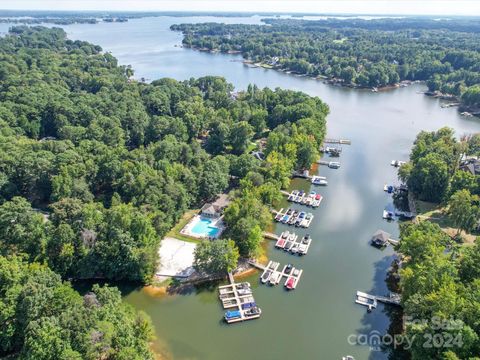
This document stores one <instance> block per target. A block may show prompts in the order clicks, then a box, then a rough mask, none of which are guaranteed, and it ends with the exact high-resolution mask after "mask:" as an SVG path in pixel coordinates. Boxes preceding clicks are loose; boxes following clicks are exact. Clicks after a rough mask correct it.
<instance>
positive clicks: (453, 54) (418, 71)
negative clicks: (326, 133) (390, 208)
mask: <svg viewBox="0 0 480 360" xmlns="http://www.w3.org/2000/svg"><path fill="white" fill-rule="evenodd" d="M265 22H266V23H267V24H268V26H264V25H239V24H228V25H226V24H217V23H203V24H182V25H173V26H172V27H171V29H172V30H176V31H182V32H183V33H184V39H183V44H184V45H185V46H189V47H195V48H200V49H205V50H218V51H222V52H232V51H233V52H241V53H242V55H243V56H244V57H245V58H246V59H249V60H251V61H254V62H262V63H264V64H265V65H266V66H271V67H273V68H276V69H279V70H285V71H292V72H295V73H298V74H306V75H309V76H326V77H328V78H329V79H332V81H336V82H340V83H342V84H344V85H349V86H359V87H382V86H389V85H393V84H397V83H398V82H399V81H402V80H423V81H427V84H428V87H429V89H430V91H432V92H440V93H442V94H447V95H453V96H455V97H458V98H459V99H460V100H461V101H462V103H463V105H464V106H466V107H469V108H471V109H474V110H475V111H477V108H478V107H479V106H480V67H479V64H480V54H479V50H480V36H479V31H480V29H479V27H478V22H475V21H472V20H471V19H465V20H451V21H434V20H431V19H430V20H429V19H379V20H368V21H366V20H360V19H348V20H335V19H329V20H320V21H307V20H293V19H265Z"/></svg>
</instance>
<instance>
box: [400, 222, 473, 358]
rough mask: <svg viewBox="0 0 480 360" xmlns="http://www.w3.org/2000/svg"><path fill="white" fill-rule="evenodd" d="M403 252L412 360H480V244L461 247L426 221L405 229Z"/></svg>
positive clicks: (402, 287)
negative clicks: (479, 358)
mask: <svg viewBox="0 0 480 360" xmlns="http://www.w3.org/2000/svg"><path fill="white" fill-rule="evenodd" d="M399 250H400V252H401V253H402V256H403V257H404V260H403V262H402V268H401V270H400V275H401V289H402V304H403V309H404V314H405V319H406V334H405V335H406V336H408V338H409V339H411V340H413V341H412V342H413V344H412V347H411V349H410V353H411V356H412V359H413V360H421V359H448V360H455V359H478V355H479V354H480V323H479V319H480V242H478V241H477V242H476V244H475V245H474V246H470V247H465V246H464V247H459V246H458V245H455V243H452V240H451V238H450V237H449V236H447V235H446V234H445V233H444V232H443V231H442V230H441V229H440V227H439V226H438V225H436V224H433V223H431V222H428V221H424V222H421V223H420V224H416V225H414V224H410V225H405V226H403V227H401V241H400V245H399Z"/></svg>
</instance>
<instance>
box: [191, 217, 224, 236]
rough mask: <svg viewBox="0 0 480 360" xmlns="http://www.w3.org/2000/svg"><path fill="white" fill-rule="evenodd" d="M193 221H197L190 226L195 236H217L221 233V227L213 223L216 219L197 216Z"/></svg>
mask: <svg viewBox="0 0 480 360" xmlns="http://www.w3.org/2000/svg"><path fill="white" fill-rule="evenodd" d="M193 221H195V223H193V224H192V226H191V227H190V233H192V235H194V236H198V237H217V236H218V235H219V233H220V228H218V227H216V226H214V225H212V224H213V223H214V222H215V221H216V220H213V219H209V218H207V217H203V216H197V217H196V218H195V219H194V220H193Z"/></svg>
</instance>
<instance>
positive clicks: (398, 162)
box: [390, 160, 406, 167]
mask: <svg viewBox="0 0 480 360" xmlns="http://www.w3.org/2000/svg"><path fill="white" fill-rule="evenodd" d="M404 164H406V161H400V160H392V162H391V163H390V165H392V166H395V167H400V166H402V165H404Z"/></svg>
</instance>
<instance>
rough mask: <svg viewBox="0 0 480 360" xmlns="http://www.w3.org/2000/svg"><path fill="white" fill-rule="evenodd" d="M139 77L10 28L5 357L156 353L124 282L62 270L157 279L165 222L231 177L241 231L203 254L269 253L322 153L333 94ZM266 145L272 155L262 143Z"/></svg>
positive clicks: (0, 179) (0, 55) (1, 118)
mask: <svg viewBox="0 0 480 360" xmlns="http://www.w3.org/2000/svg"><path fill="white" fill-rule="evenodd" d="M132 74H133V71H132V69H131V68H129V67H125V66H119V65H118V64H117V60H116V59H115V58H114V57H112V56H111V55H110V54H108V53H104V52H102V49H101V48H100V47H98V46H95V45H92V44H89V43H86V42H81V41H71V40H68V39H67V38H66V34H65V32H64V31H63V30H61V29H58V28H53V29H47V28H43V27H33V28H29V27H14V28H12V29H11V31H10V33H9V34H8V35H7V36H5V37H4V38H2V39H0V79H1V82H0V256H1V257H0V259H1V261H0V263H1V266H0V275H1V277H2V283H1V288H0V320H2V321H1V322H2V324H3V325H2V330H1V335H0V336H2V338H3V339H4V340H5V341H3V340H2V347H1V351H0V354H3V355H6V354H10V353H12V354H15V355H18V356H20V358H29V359H47V358H52V357H51V354H57V355H58V358H72V359H76V358H85V359H88V358H109V359H132V358H136V357H134V356H133V355H132V356H131V354H132V353H133V352H134V353H135V354H136V355H135V356H137V357H139V358H142V359H143V358H149V356H150V353H149V352H148V350H147V348H146V346H147V345H146V344H147V342H148V340H149V338H150V330H149V329H150V326H149V325H148V321H146V320H144V319H143V317H142V316H141V315H136V314H135V313H133V312H132V311H131V310H130V309H129V308H127V307H124V306H123V305H119V303H120V295H119V293H118V291H117V290H115V289H109V288H99V287H95V288H94V289H93V294H90V295H88V297H84V299H83V300H82V298H81V297H80V295H78V293H76V292H75V291H73V290H72V289H71V287H70V285H69V284H68V283H62V281H61V278H64V279H107V280H133V281H137V282H142V283H145V282H149V281H150V280H151V278H152V275H153V274H154V271H155V268H156V266H157V249H158V246H159V242H160V239H161V238H162V236H163V235H164V234H165V233H166V231H167V230H169V229H170V228H171V227H172V226H173V225H174V224H175V223H176V221H177V220H178V219H179V218H180V217H181V215H182V214H183V213H184V212H185V211H186V210H187V209H189V208H196V207H198V206H200V205H201V204H203V203H204V202H205V201H209V200H212V199H215V198H216V196H217V194H218V193H221V192H223V191H226V190H229V189H232V188H233V189H236V190H235V191H234V192H233V195H232V196H233V199H234V200H233V203H232V205H231V206H230V207H229V208H228V209H227V210H226V221H227V223H228V225H229V229H230V230H229V231H228V232H227V234H226V235H228V236H229V237H230V238H231V240H224V241H221V242H219V243H218V246H217V247H216V248H210V249H204V251H203V254H204V256H203V258H206V259H208V256H209V254H212V253H214V254H218V253H219V252H220V253H222V252H225V251H228V252H231V256H230V259H231V261H230V262H229V266H235V265H236V261H237V259H238V254H239V253H240V254H241V255H244V256H247V255H252V254H255V253H256V252H257V251H258V248H259V245H260V241H261V239H262V237H261V230H262V228H263V227H264V226H265V224H266V223H267V222H268V221H269V220H270V219H271V215H270V213H269V211H268V206H270V205H271V203H272V202H273V201H274V200H275V199H278V196H279V189H280V188H281V187H284V186H286V185H287V184H288V180H289V178H290V176H291V174H292V171H294V170H295V169H303V168H308V167H309V166H310V164H311V163H312V162H313V160H314V159H315V158H316V157H317V156H318V147H319V145H320V144H321V142H322V140H323V136H324V134H325V117H326V115H327V114H328V107H327V106H326V105H325V104H324V103H323V102H322V101H320V99H318V98H312V97H309V96H307V95H305V94H303V93H300V92H294V91H286V90H281V89H276V90H270V89H268V88H265V89H263V90H262V89H258V88H257V87H255V86H249V87H248V89H247V91H245V92H240V93H236V92H234V89H233V86H232V85H231V84H228V83H227V82H226V81H225V80H224V79H223V78H217V77H204V78H199V79H190V80H188V81H183V82H178V81H175V80H172V79H161V80H156V81H154V82H152V83H151V84H145V83H141V82H137V81H135V80H133V79H132V77H131V76H132ZM257 143H263V144H264V146H261V147H260V148H261V150H262V151H263V152H264V154H265V160H264V161H260V160H257V159H256V158H255V157H254V156H252V155H251V154H250V153H249V152H250V151H251V150H252V149H256V148H258V146H259V145H258V144H257ZM246 204H250V205H251V206H245V205H246ZM227 214H228V215H227ZM235 229H237V230H238V231H236V230H235ZM224 245H225V246H224ZM207 263H208V264H207V265H209V266H210V267H208V266H207V268H208V270H219V269H221V270H223V267H222V266H223V265H222V264H220V265H219V267H216V268H215V264H210V261H207ZM53 271H55V273H54V272H53ZM57 274H59V275H57ZM32 289H36V290H35V291H34V292H32ZM37 293H38V296H39V297H40V298H39V299H37V298H35V296H37V295H35V294H37ZM82 304H83V305H82ZM112 308H115V309H112ZM26 314H27V315H28V316H27V315H26ZM88 314H90V315H88ZM87 315H88V316H87ZM26 316H27V317H26ZM119 324H122V325H119ZM132 337H133V338H135V339H132ZM65 354H67V355H65ZM47 355H50V357H48V356H47Z"/></svg>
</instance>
